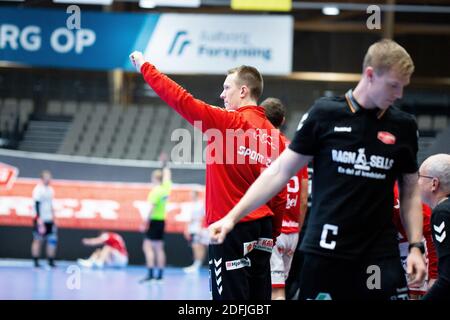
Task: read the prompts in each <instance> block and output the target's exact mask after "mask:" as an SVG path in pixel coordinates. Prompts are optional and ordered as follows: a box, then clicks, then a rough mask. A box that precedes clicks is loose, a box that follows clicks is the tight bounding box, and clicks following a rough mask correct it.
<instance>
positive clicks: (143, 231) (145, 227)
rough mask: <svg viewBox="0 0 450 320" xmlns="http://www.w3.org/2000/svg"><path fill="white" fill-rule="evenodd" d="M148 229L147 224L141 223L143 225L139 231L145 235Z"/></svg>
mask: <svg viewBox="0 0 450 320" xmlns="http://www.w3.org/2000/svg"><path fill="white" fill-rule="evenodd" d="M147 227H148V224H147V223H141V225H140V226H139V231H140V232H141V233H145V231H147Z"/></svg>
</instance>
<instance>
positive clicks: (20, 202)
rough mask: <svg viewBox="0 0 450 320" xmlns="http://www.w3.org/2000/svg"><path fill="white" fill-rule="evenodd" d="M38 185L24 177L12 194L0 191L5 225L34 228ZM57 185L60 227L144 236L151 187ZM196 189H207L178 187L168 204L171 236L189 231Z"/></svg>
mask: <svg viewBox="0 0 450 320" xmlns="http://www.w3.org/2000/svg"><path fill="white" fill-rule="evenodd" d="M38 182H39V180H38V179H23V178H19V179H17V180H16V181H15V182H14V185H13V186H12V187H10V188H9V189H6V188H0V225H9V226H31V225H32V220H33V217H34V215H35V212H34V203H33V199H32V191H33V188H34V187H35V185H36V184H37V183H38ZM51 185H52V187H53V189H54V190H55V197H54V201H53V208H54V212H55V217H56V224H57V226H58V227H60V228H82V229H84V228H86V229H105V230H122V231H139V230H140V227H141V226H142V224H143V221H145V219H147V217H148V213H149V204H148V203H147V201H146V199H147V194H148V192H149V191H150V190H151V188H152V185H151V184H142V183H114V182H85V181H69V180H52V184H51ZM193 190H200V191H201V192H202V194H203V193H204V187H203V186H201V185H187V184H178V185H177V184H174V185H173V188H172V193H171V195H170V197H169V202H168V205H167V214H166V231H167V232H172V233H181V232H183V230H184V228H185V223H186V221H188V220H189V217H190V214H191V209H192V206H193V203H192V191H193Z"/></svg>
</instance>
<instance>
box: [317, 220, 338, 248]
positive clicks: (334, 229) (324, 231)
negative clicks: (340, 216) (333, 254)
mask: <svg viewBox="0 0 450 320" xmlns="http://www.w3.org/2000/svg"><path fill="white" fill-rule="evenodd" d="M328 231H331V233H332V234H333V235H335V236H336V235H337V234H338V226H335V225H333V224H328V223H327V224H324V225H323V229H322V236H321V237H320V246H321V247H322V248H325V249H330V250H334V248H336V241H331V242H327V235H328Z"/></svg>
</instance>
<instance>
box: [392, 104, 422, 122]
mask: <svg viewBox="0 0 450 320" xmlns="http://www.w3.org/2000/svg"><path fill="white" fill-rule="evenodd" d="M388 117H389V119H390V120H394V121H396V122H401V123H403V124H409V125H412V126H416V118H415V117H414V116H413V115H412V114H409V113H407V112H405V111H402V110H400V109H399V108H397V107H395V106H391V107H389V112H388Z"/></svg>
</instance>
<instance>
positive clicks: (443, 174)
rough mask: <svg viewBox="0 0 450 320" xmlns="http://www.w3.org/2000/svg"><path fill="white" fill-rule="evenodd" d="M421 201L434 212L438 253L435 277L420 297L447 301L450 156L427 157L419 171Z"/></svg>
mask: <svg viewBox="0 0 450 320" xmlns="http://www.w3.org/2000/svg"><path fill="white" fill-rule="evenodd" d="M419 188H420V193H421V196H422V200H423V202H425V203H426V204H428V205H429V206H430V207H431V208H432V209H433V212H432V214H431V225H432V233H433V242H434V245H435V247H436V251H437V255H438V280H437V281H436V282H435V283H434V284H433V286H432V287H431V289H430V290H429V291H428V292H427V294H426V295H425V296H424V298H423V299H425V300H450V155H449V154H437V155H434V156H431V157H429V158H428V159H426V160H425V161H424V162H423V163H422V165H421V166H420V170H419Z"/></svg>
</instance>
